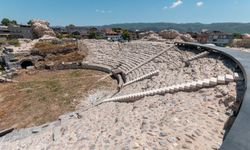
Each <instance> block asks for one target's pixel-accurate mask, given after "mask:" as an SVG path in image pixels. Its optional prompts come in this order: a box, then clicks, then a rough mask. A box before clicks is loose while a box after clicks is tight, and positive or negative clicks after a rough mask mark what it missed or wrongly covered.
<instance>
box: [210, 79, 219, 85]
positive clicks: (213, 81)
mask: <svg viewBox="0 0 250 150" xmlns="http://www.w3.org/2000/svg"><path fill="white" fill-rule="evenodd" d="M217 83H218V80H217V78H211V79H209V85H210V86H215V85H217Z"/></svg>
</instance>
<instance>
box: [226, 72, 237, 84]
mask: <svg viewBox="0 0 250 150" xmlns="http://www.w3.org/2000/svg"><path fill="white" fill-rule="evenodd" d="M234 79H235V78H234V76H232V75H229V74H227V75H225V80H226V81H227V82H233V81H234Z"/></svg>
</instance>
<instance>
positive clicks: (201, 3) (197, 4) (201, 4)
mask: <svg viewBox="0 0 250 150" xmlns="http://www.w3.org/2000/svg"><path fill="white" fill-rule="evenodd" d="M203 5H204V3H203V2H197V3H196V6H197V7H201V6H203Z"/></svg>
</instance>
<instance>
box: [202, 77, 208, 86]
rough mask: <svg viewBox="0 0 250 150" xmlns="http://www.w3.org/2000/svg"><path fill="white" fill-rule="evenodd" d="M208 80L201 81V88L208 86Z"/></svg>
mask: <svg viewBox="0 0 250 150" xmlns="http://www.w3.org/2000/svg"><path fill="white" fill-rule="evenodd" d="M209 83H210V82H209V79H205V80H202V85H203V87H208V86H209Z"/></svg>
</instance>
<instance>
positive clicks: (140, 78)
mask: <svg viewBox="0 0 250 150" xmlns="http://www.w3.org/2000/svg"><path fill="white" fill-rule="evenodd" d="M159 72H160V71H159V70H156V71H153V72H150V73H148V74H145V75H143V76H141V77H138V78H136V79H134V80H131V81H128V82H127V83H125V84H124V86H127V85H130V84H133V83H135V82H138V81H141V80H144V79H148V78H151V77H153V76H158V75H159Z"/></svg>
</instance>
